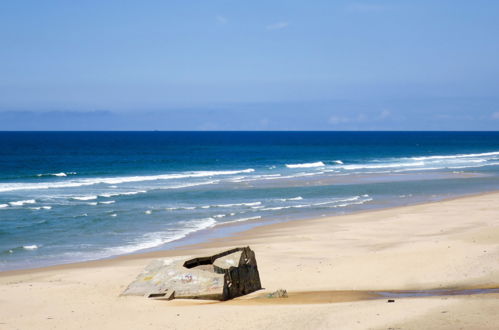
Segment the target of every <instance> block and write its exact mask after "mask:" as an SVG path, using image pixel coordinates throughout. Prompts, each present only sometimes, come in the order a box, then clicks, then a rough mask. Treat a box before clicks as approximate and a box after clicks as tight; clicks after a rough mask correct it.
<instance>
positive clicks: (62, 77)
mask: <svg viewBox="0 0 499 330" xmlns="http://www.w3.org/2000/svg"><path fill="white" fill-rule="evenodd" d="M498 129H499V1H496V0H488V1H487V0H475V1H466V0H452V1H450V0H449V1H447V0H439V1H435V0H429V1H428V0H418V1H404V0H364V1H354V0H337V1H333V0H329V1H320V0H317V1H295V0H286V1H271V0H267V1H259V0H254V1H218V0H210V1H166V0H163V1H154V0H149V1H125V0H122V1H112V0H110V1H94V0H86V1H51V0H45V1H39V0H32V1H30V0H19V1H1V2H0V130H498Z"/></svg>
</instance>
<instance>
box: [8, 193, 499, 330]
mask: <svg viewBox="0 0 499 330" xmlns="http://www.w3.org/2000/svg"><path fill="white" fill-rule="evenodd" d="M243 245H250V246H251V248H252V249H253V250H254V251H255V252H256V256H257V261H258V266H259V270H260V276H261V280H262V284H263V286H264V287H265V290H264V291H260V292H256V293H253V294H251V295H248V296H245V297H241V298H238V299H235V300H233V301H228V302H213V301H187V300H174V301H151V300H147V299H145V298H142V297H120V296H119V294H120V293H121V292H122V291H123V290H124V289H125V287H126V286H127V285H128V284H129V283H130V282H131V281H132V280H133V279H134V278H135V276H136V275H137V274H138V273H140V271H141V270H142V269H143V268H144V267H145V266H146V265H147V264H148V263H149V261H150V260H152V259H153V258H157V257H161V256H172V255H205V254H211V253H212V252H216V251H219V250H221V249H222V248H225V247H234V246H243ZM493 287H495V288H499V193H490V194H483V195H478V196H473V197H465V198H459V199H454V200H448V201H443V202H436V203H428V204H421V205H416V206H408V207H399V208H393V209H387V210H381V211H370V212H364V213H358V214H353V215H346V216H336V217H327V218H326V217H325V218H320V219H311V220H302V221H294V222H287V223H281V224H274V225H268V226H263V227H258V228H255V229H252V230H249V231H247V232H244V233H241V234H238V235H236V236H233V237H230V238H225V239H220V240H216V241H213V242H210V243H207V244H200V245H196V246H190V247H188V248H186V249H179V250H175V251H164V252H155V253H149V254H141V255H132V256H124V257H119V258H115V259H112V260H101V261H95V262H86V263H79V264H73V265H63V266H56V267H48V268H43V269H35V270H24V271H12V272H3V273H0V329H229V328H230V329H252V328H259V329H267V328H272V329H389V328H392V329H499V294H497V293H489V294H476V295H461V296H434V297H411V298H396V299H395V302H394V303H387V299H372V294H371V293H369V292H366V291H377V290H417V289H438V288H456V289H465V288H493ZM279 288H285V289H287V290H288V292H289V293H290V297H289V298H281V299H262V298H258V296H260V295H261V294H262V292H270V291H274V290H276V289H279Z"/></svg>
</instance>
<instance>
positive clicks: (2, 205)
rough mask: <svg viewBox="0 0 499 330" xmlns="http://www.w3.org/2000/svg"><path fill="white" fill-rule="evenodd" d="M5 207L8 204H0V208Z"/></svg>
mask: <svg viewBox="0 0 499 330" xmlns="http://www.w3.org/2000/svg"><path fill="white" fill-rule="evenodd" d="M6 207H9V204H0V209H3V208H6Z"/></svg>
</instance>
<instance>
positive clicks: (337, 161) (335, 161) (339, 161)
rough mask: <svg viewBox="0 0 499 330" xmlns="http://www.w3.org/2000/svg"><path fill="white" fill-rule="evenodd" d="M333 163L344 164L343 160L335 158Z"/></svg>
mask: <svg viewBox="0 0 499 330" xmlns="http://www.w3.org/2000/svg"><path fill="white" fill-rule="evenodd" d="M333 163H335V164H340V165H343V162H342V161H341V160H334V161H333Z"/></svg>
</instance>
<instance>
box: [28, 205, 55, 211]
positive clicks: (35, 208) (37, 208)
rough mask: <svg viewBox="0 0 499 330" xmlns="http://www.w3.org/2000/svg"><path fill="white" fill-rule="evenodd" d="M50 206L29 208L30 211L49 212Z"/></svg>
mask: <svg viewBox="0 0 499 330" xmlns="http://www.w3.org/2000/svg"><path fill="white" fill-rule="evenodd" d="M51 208H52V206H38V207H30V209H31V210H50V209H51Z"/></svg>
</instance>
